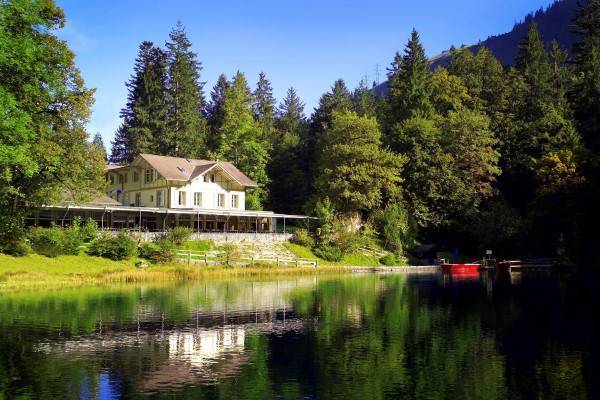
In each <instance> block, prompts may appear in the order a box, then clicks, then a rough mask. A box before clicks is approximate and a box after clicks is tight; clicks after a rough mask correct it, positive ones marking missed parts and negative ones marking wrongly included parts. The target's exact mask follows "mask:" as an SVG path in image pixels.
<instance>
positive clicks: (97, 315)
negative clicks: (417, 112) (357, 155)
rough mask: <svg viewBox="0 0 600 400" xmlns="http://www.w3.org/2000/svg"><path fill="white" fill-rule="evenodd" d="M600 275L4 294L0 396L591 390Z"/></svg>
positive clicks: (392, 278) (381, 395) (498, 394)
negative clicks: (599, 279) (598, 276)
mask: <svg viewBox="0 0 600 400" xmlns="http://www.w3.org/2000/svg"><path fill="white" fill-rule="evenodd" d="M599 289H600V283H599V281H598V280H597V278H596V277H590V276H584V275H573V274H560V275H556V274H548V273H527V274H525V273H524V274H519V273H513V274H512V275H508V274H507V275H505V276H498V277H496V276H487V275H486V276H481V277H476V278H473V279H469V278H461V279H458V278H454V279H452V278H450V277H447V276H446V277H445V276H441V275H385V276H381V275H366V276H345V277H328V278H325V277H318V278H317V277H308V278H306V277H305V278H298V279H291V280H279V281H260V282H258V281H257V282H252V281H239V280H238V281H230V282H217V283H211V284H206V285H205V284H192V285H179V286H166V287H165V286H163V287H153V286H136V287H131V286H120V287H110V288H93V289H78V290H64V291H56V292H50V293H40V292H36V293H18V294H16V293H15V294H3V295H0V399H5V398H6V399H13V398H40V399H41V398H51V399H78V398H79V399H93V398H99V399H111V398H126V399H132V398H133V399H135V398H168V399H173V398H190V399H191V398H193V399H236V398H239V399H271V398H280V399H344V400H348V399H398V398H418V399H441V398H447V399H462V398H468V399H496V398H498V399H506V398H511V399H519V398H522V399H532V398H555V399H584V398H600V353H599V344H598V342H599V341H600V335H599V333H600V329H599V327H600V324H599V322H600V311H598V310H599V309H598V303H597V301H596V298H597V297H598V294H599V293H600V290H599Z"/></svg>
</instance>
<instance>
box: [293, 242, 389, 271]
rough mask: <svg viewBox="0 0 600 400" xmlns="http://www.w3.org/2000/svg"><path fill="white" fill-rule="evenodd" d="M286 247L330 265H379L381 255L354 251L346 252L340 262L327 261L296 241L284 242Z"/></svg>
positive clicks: (301, 255)
mask: <svg viewBox="0 0 600 400" xmlns="http://www.w3.org/2000/svg"><path fill="white" fill-rule="evenodd" d="M284 246H285V248H286V249H288V250H289V251H291V252H292V253H293V254H294V255H295V256H296V257H298V258H316V259H317V260H319V265H330V266H336V265H337V266H342V265H345V266H359V267H379V266H381V263H380V262H379V257H377V256H375V255H371V254H363V253H360V252H354V253H350V254H344V255H343V257H342V259H341V260H340V261H338V262H332V261H326V260H323V259H321V258H319V257H317V256H316V255H315V254H314V253H313V252H312V250H311V249H310V248H309V247H306V246H301V245H299V244H295V243H284Z"/></svg>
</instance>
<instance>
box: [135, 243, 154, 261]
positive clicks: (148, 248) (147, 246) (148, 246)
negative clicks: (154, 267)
mask: <svg viewBox="0 0 600 400" xmlns="http://www.w3.org/2000/svg"><path fill="white" fill-rule="evenodd" d="M156 251H158V245H157V244H156V243H153V242H142V243H140V244H139V245H138V249H137V252H138V256H139V257H140V258H145V259H147V260H150V259H151V258H152V256H153V255H154V253H155V252H156Z"/></svg>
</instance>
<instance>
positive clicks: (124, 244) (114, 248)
mask: <svg viewBox="0 0 600 400" xmlns="http://www.w3.org/2000/svg"><path fill="white" fill-rule="evenodd" d="M136 250H137V247H136V244H135V241H134V240H133V239H132V238H130V237H129V236H127V235H126V234H125V233H123V232H119V234H118V235H117V236H112V235H110V234H107V233H105V234H101V235H99V236H98V237H97V238H96V239H95V240H94V241H93V242H92V243H91V244H90V247H89V249H88V254H89V255H92V256H98V257H104V258H110V259H111V260H125V259H127V258H130V257H133V256H134V255H135V254H136Z"/></svg>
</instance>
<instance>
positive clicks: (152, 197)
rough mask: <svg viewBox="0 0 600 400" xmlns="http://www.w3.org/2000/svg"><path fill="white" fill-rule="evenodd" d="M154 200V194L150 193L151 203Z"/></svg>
mask: <svg viewBox="0 0 600 400" xmlns="http://www.w3.org/2000/svg"><path fill="white" fill-rule="evenodd" d="M152 202H154V195H153V194H151V195H150V203H152Z"/></svg>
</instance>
